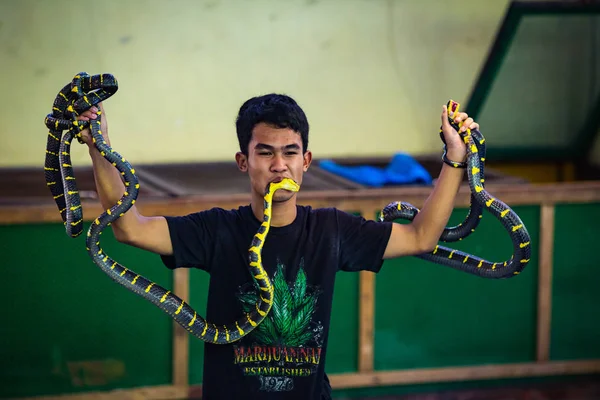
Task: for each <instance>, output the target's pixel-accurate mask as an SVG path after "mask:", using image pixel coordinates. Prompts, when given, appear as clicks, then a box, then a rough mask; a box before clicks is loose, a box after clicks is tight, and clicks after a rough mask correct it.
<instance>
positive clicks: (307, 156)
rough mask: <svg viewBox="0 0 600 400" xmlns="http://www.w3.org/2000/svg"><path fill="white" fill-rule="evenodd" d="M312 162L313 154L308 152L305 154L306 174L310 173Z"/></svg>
mask: <svg viewBox="0 0 600 400" xmlns="http://www.w3.org/2000/svg"><path fill="white" fill-rule="evenodd" d="M311 162H312V153H311V152H310V151H309V150H307V151H306V152H305V153H304V172H306V171H308V167H310V163H311Z"/></svg>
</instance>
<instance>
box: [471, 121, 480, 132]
mask: <svg viewBox="0 0 600 400" xmlns="http://www.w3.org/2000/svg"><path fill="white" fill-rule="evenodd" d="M469 129H471V130H472V131H475V130H479V124H478V123H477V122H472V123H471V125H469Z"/></svg>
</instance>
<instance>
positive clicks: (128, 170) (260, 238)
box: [44, 72, 299, 344]
mask: <svg viewBox="0 0 600 400" xmlns="http://www.w3.org/2000/svg"><path fill="white" fill-rule="evenodd" d="M117 89H118V84H117V81H116V79H115V77H114V76H112V75H110V74H101V75H94V76H90V75H88V74H87V73H85V72H81V73H79V74H77V75H75V77H74V78H73V80H72V81H71V82H70V83H68V84H67V85H65V86H64V87H63V88H62V89H61V90H60V92H59V93H58V95H57V96H56V99H55V101H54V103H53V106H52V113H50V114H48V115H47V116H46V118H45V124H46V126H47V128H48V129H49V133H48V141H47V145H46V159H45V165H44V170H45V178H46V184H47V185H48V187H49V188H50V191H51V193H52V196H53V197H54V200H55V202H56V204H57V206H58V209H59V212H60V214H61V217H62V219H63V222H64V224H65V228H66V231H67V234H68V235H69V236H71V237H77V236H79V235H80V234H81V232H82V231H83V212H82V207H81V199H80V196H79V193H78V190H77V184H76V180H75V175H74V172H73V167H72V165H71V157H70V147H71V142H72V141H73V139H75V138H77V139H78V141H79V142H80V143H83V141H82V139H81V131H82V130H83V129H85V128H87V127H89V128H90V132H91V135H92V138H93V139H92V140H93V144H94V146H95V147H96V148H97V149H98V151H99V152H100V154H101V155H102V156H103V157H104V158H106V159H107V160H108V161H110V162H111V163H112V165H113V166H114V167H115V168H117V169H118V170H119V171H120V172H121V175H122V176H123V181H124V184H125V192H124V194H123V196H122V197H121V199H120V200H119V201H118V202H117V203H116V204H115V205H113V206H112V207H111V208H109V209H108V210H106V211H105V212H103V213H102V214H101V215H100V216H98V217H97V218H96V219H95V220H94V221H93V222H92V223H91V226H90V228H89V230H88V233H87V239H86V248H87V252H88V254H89V256H90V257H91V258H92V260H93V262H94V263H95V264H96V265H97V266H98V267H99V268H100V269H101V270H102V271H103V272H104V273H106V274H107V275H108V276H109V277H110V278H111V279H113V280H114V281H116V282H117V283H119V284H121V285H122V286H124V287H126V288H127V289H129V290H131V291H132V292H134V293H136V294H138V295H139V296H141V297H143V298H144V299H146V300H148V301H150V302H152V303H153V304H155V305H156V306H158V307H159V308H160V309H161V310H163V311H165V312H166V313H168V314H169V315H170V316H171V317H172V318H173V319H174V320H175V321H176V322H177V323H179V324H180V325H181V326H182V327H183V328H185V329H186V330H187V331H189V332H190V333H191V334H192V335H194V336H196V337H198V338H199V339H201V340H203V341H205V342H209V343H216V344H224V343H231V342H234V341H236V340H239V339H240V338H242V337H243V336H245V335H247V334H248V333H250V332H251V331H252V330H253V329H254V328H255V327H256V326H258V324H260V323H261V321H262V320H263V319H264V318H265V317H266V315H267V314H268V313H269V311H270V309H271V306H272V302H273V286H272V284H271V281H270V279H269V277H268V275H267V273H266V271H265V270H264V268H263V265H262V260H261V253H262V248H263V244H264V241H265V237H266V235H267V234H268V232H269V227H270V223H271V204H272V199H273V194H274V193H275V191H277V190H279V189H286V190H290V191H298V190H299V186H298V185H297V184H296V183H295V182H293V181H292V180H289V179H284V180H283V181H281V182H278V183H271V184H270V185H269V187H267V189H266V192H265V196H264V217H263V222H262V224H261V226H260V227H259V229H258V231H257V232H256V234H255V236H254V238H253V240H252V243H251V244H250V247H249V249H248V258H249V263H248V269H249V272H250V274H251V275H252V277H253V279H254V281H255V284H256V286H257V287H258V289H259V293H260V295H259V297H258V301H257V303H256V307H255V309H253V310H252V311H251V312H249V313H245V314H244V315H243V316H242V317H241V318H240V319H238V320H237V321H233V322H232V323H230V324H227V325H216V324H214V323H211V322H209V321H207V320H205V319H204V318H202V317H201V316H200V315H198V313H197V312H196V311H195V310H194V309H193V308H192V307H190V306H189V305H188V304H187V303H185V301H183V300H182V299H181V298H179V297H178V296H176V295H175V294H174V293H172V292H171V291H169V290H166V289H164V288H163V287H161V286H160V285H157V284H155V283H154V282H151V281H150V280H148V279H146V278H144V277H143V276H141V275H139V274H137V273H135V272H134V271H132V270H130V269H128V268H126V267H124V266H123V265H121V264H119V263H118V262H116V261H114V260H113V259H112V258H110V257H109V256H108V255H107V254H106V253H104V251H103V250H102V248H101V247H100V235H101V234H102V232H103V230H104V229H106V228H107V227H108V226H109V225H110V224H111V223H112V222H114V221H115V220H116V219H118V218H119V217H120V216H122V215H123V214H124V213H125V212H127V210H129V209H130V208H131V207H132V206H133V204H135V201H136V199H137V196H138V192H139V188H140V184H139V182H138V178H137V176H136V174H135V170H134V169H133V168H132V166H131V165H130V164H129V162H128V161H126V160H125V158H123V157H122V156H121V155H120V154H119V153H117V152H116V151H114V150H113V149H112V148H111V147H110V146H109V145H108V144H107V143H106V142H105V141H104V139H103V136H102V132H101V130H100V126H101V125H100V121H101V119H102V115H101V112H100V111H98V112H97V115H98V117H97V119H96V120H92V121H79V120H77V116H78V115H79V114H81V113H82V112H84V111H85V110H88V109H89V108H91V107H92V106H94V105H96V104H98V103H100V102H102V101H104V100H106V99H108V98H109V97H111V96H112V95H113V94H114V93H115V92H116V91H117ZM65 130H66V131H67V132H66V133H65V134H64V136H63V131H65Z"/></svg>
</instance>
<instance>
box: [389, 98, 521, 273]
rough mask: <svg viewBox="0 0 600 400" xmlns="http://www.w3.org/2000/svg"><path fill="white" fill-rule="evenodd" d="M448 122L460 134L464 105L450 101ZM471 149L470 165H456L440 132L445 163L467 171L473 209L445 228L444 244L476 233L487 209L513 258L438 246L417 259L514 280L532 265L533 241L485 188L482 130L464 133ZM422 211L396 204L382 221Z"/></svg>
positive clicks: (517, 217)
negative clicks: (501, 258) (457, 120)
mask: <svg viewBox="0 0 600 400" xmlns="http://www.w3.org/2000/svg"><path fill="white" fill-rule="evenodd" d="M447 106H448V120H449V122H450V124H451V125H452V126H453V127H454V129H456V130H457V131H459V128H460V126H462V122H461V123H460V124H459V125H457V124H456V123H454V117H455V116H456V115H457V113H458V110H459V108H460V104H459V103H457V102H454V101H452V100H450V101H449V102H448V104H447ZM460 135H461V137H462V139H463V140H464V142H465V144H466V146H467V161H466V162H462V163H458V162H452V161H450V160H448V159H447V157H446V147H445V144H446V142H445V140H444V136H443V133H442V130H441V128H440V136H441V138H442V141H444V155H443V157H442V159H443V160H444V162H445V163H446V164H448V165H451V166H452V167H454V168H467V176H468V182H469V188H470V190H471V206H470V208H469V213H468V215H467V217H466V219H465V220H464V221H463V222H462V223H461V224H459V225H457V226H455V227H450V228H448V227H447V228H445V229H444V232H443V233H442V235H441V237H440V241H443V242H454V241H458V240H462V239H463V238H465V237H467V236H468V235H470V234H471V233H472V232H474V231H475V228H476V227H477V225H478V224H479V221H480V219H481V217H482V212H483V210H484V209H486V210H487V211H489V212H490V213H491V214H492V215H494V216H495V217H496V218H497V219H498V220H499V221H500V222H501V223H502V225H503V226H504V228H505V229H506V230H507V232H508V234H509V235H510V238H511V241H512V244H513V255H512V257H511V258H510V260H508V261H503V262H491V261H487V260H484V259H482V258H479V257H476V256H474V255H471V254H467V253H465V252H462V251H459V250H455V249H452V248H449V247H444V246H436V247H435V249H434V250H433V251H432V252H429V253H425V254H420V255H418V256H417V257H418V258H421V259H424V260H427V261H431V262H434V263H437V264H441V265H445V266H448V267H450V268H454V269H457V270H459V271H464V272H467V273H470V274H474V275H477V276H481V277H484V278H490V279H500V278H510V277H513V276H515V275H517V274H519V273H520V272H521V271H522V270H523V268H525V266H526V265H527V264H528V263H529V259H530V256H531V238H530V236H529V233H528V232H527V228H526V227H525V225H524V224H523V221H521V218H519V216H518V215H517V214H516V213H515V212H514V211H513V210H512V209H511V208H510V207H509V206H508V205H506V204H505V203H504V202H502V201H501V200H499V199H497V198H495V197H493V196H492V195H491V194H490V193H488V192H487V191H486V190H485V188H484V175H483V169H484V163H485V139H484V137H483V135H482V134H481V132H480V131H479V130H471V129H467V130H466V132H460ZM418 212H419V209H418V208H416V207H415V206H413V205H411V204H409V203H406V202H399V201H395V202H392V203H390V204H388V205H387V206H385V207H384V208H383V210H382V212H381V214H380V217H379V220H380V221H394V220H396V219H404V220H410V221H412V220H413V219H414V218H415V216H416V215H417V213H418Z"/></svg>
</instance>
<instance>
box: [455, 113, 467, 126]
mask: <svg viewBox="0 0 600 400" xmlns="http://www.w3.org/2000/svg"><path fill="white" fill-rule="evenodd" d="M467 118H469V116H468V115H467V113H464V112H461V113H458V115H457V116H456V117H455V118H454V122H456V123H457V124H459V123H460V122H461V121H464V120H466V119H467Z"/></svg>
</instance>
